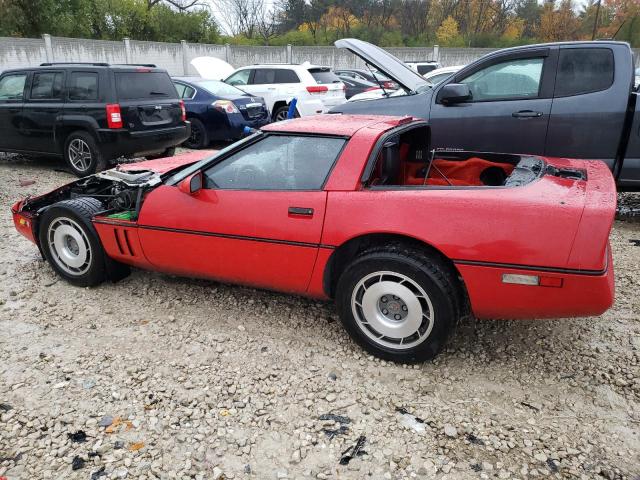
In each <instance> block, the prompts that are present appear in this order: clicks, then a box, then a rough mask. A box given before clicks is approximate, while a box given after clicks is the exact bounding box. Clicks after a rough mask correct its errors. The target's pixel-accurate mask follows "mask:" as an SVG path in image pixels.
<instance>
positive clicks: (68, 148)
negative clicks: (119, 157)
mask: <svg viewBox="0 0 640 480" xmlns="http://www.w3.org/2000/svg"><path fill="white" fill-rule="evenodd" d="M63 154H64V159H65V162H66V163H67V166H68V167H69V168H70V169H71V171H72V172H73V173H75V174H76V175H77V176H79V177H85V176H87V175H92V174H94V173H96V172H99V171H101V170H104V168H105V167H106V165H107V162H106V160H105V158H104V156H103V155H102V152H101V151H100V148H98V144H97V143H96V141H95V139H94V138H93V136H92V135H91V134H90V133H88V132H84V131H82V130H78V131H76V132H73V133H71V134H70V135H69V136H68V137H67V139H66V141H65V142H64V152H63Z"/></svg>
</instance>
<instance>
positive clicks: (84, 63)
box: [40, 62, 109, 67]
mask: <svg viewBox="0 0 640 480" xmlns="http://www.w3.org/2000/svg"><path fill="white" fill-rule="evenodd" d="M52 65H93V66H94V67H108V66H109V64H108V63H104V62H102V63H101V62H45V63H41V64H40V66H41V67H50V66H52Z"/></svg>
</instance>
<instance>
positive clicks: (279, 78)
mask: <svg viewBox="0 0 640 480" xmlns="http://www.w3.org/2000/svg"><path fill="white" fill-rule="evenodd" d="M274 83H300V79H299V78H298V74H297V73H296V72H294V71H293V70H289V69H279V70H276V76H275V82H274Z"/></svg>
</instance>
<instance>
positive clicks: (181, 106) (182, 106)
mask: <svg viewBox="0 0 640 480" xmlns="http://www.w3.org/2000/svg"><path fill="white" fill-rule="evenodd" d="M180 111H181V112H182V113H181V114H180V120H182V121H183V122H184V121H186V120H187V109H186V108H184V100H180Z"/></svg>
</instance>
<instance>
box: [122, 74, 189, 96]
mask: <svg viewBox="0 0 640 480" xmlns="http://www.w3.org/2000/svg"><path fill="white" fill-rule="evenodd" d="M116 90H117V91H118V98H119V99H120V100H143V99H144V100H146V99H152V98H153V99H163V98H176V97H177V96H178V92H177V91H176V87H175V86H174V85H173V82H172V81H171V78H170V77H169V74H167V73H165V72H116Z"/></svg>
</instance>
